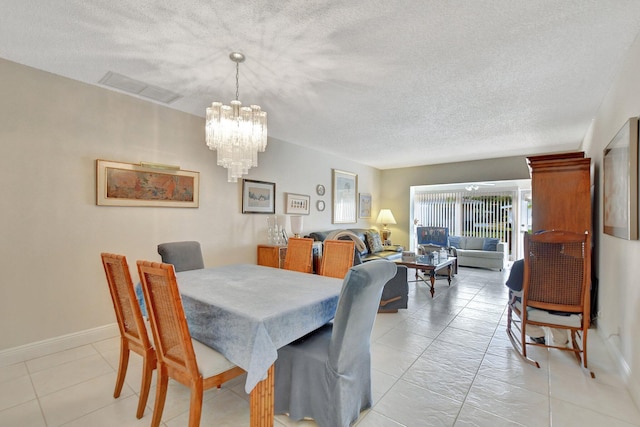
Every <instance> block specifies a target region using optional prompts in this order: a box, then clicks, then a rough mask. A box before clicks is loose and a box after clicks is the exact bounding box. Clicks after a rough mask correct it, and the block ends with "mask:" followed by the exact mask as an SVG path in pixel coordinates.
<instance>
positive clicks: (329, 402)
mask: <svg viewBox="0 0 640 427" xmlns="http://www.w3.org/2000/svg"><path fill="white" fill-rule="evenodd" d="M395 274H396V265H395V264H394V263H393V262H390V261H386V260H379V261H370V262H367V263H364V264H361V265H357V266H355V267H352V268H351V269H350V270H349V272H348V273H347V275H346V277H345V278H344V281H343V285H342V290H341V292H340V298H339V300H338V308H337V310H336V316H335V318H334V320H333V323H332V324H327V325H325V326H323V327H321V328H320V329H317V330H316V331H314V332H312V333H310V334H308V335H306V336H305V337H303V338H301V339H299V340H297V341H295V342H293V343H291V344H289V345H287V346H284V347H282V348H281V349H279V350H278V359H277V360H276V363H275V413H276V414H283V413H288V414H289V417H290V418H291V419H293V420H301V419H302V418H304V417H311V418H313V419H314V420H315V421H316V423H317V424H318V426H320V427H343V426H344V427H347V426H349V425H351V424H352V423H353V422H355V421H356V420H357V419H358V416H359V415H360V412H361V411H362V410H364V409H367V408H369V407H371V405H372V403H373V399H372V391H371V348H370V343H371V331H372V329H373V323H374V321H375V317H376V312H377V310H378V304H379V303H380V296H381V294H382V287H383V286H384V285H385V283H387V282H388V281H389V279H391V278H392V277H393V276H394V275H395Z"/></svg>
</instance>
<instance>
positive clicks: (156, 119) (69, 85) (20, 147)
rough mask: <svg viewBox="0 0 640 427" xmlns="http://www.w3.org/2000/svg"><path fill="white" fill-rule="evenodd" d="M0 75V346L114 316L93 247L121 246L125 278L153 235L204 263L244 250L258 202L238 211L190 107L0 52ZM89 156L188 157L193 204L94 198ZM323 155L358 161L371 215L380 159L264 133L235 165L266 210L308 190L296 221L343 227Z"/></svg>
mask: <svg viewBox="0 0 640 427" xmlns="http://www.w3.org/2000/svg"><path fill="white" fill-rule="evenodd" d="M0 75H1V76H2V78H1V79H0V94H1V95H0V182H2V193H1V194H2V195H1V196H0V199H1V200H2V201H1V203H2V209H1V212H2V213H1V215H2V221H0V230H1V231H0V236H1V240H2V243H1V245H0V272H2V276H1V277H2V278H1V280H0V351H2V350H4V349H10V348H15V347H17V346H23V345H25V344H28V343H33V342H39V341H42V340H47V339H52V338H54V337H59V336H63V335H67V334H73V333H75V332H78V331H85V330H88V329H92V328H98V327H101V326H103V325H107V324H112V323H113V322H115V317H114V315H113V308H112V306H111V301H110V297H109V293H108V290H107V284H106V281H105V278H104V272H103V270H102V265H101V263H100V252H103V251H106V252H115V253H121V254H124V255H126V256H127V258H128V260H129V265H130V268H131V271H132V273H133V276H134V279H135V276H136V273H135V261H136V260H137V259H149V260H158V261H159V260H160V257H159V255H158V254H157V252H156V245H157V244H158V243H161V242H166V241H175V240H199V241H200V242H201V244H202V249H203V254H204V258H205V264H206V265H208V266H213V265H221V264H230V263H243V262H244V263H255V262H256V244H258V243H266V227H267V222H266V219H265V215H263V214H262V215H261V214H242V213H241V188H242V184H241V183H240V182H239V183H237V184H232V183H227V182H226V170H225V169H223V168H221V167H219V166H217V165H216V157H215V156H216V153H215V152H213V151H210V150H209V149H208V148H207V147H206V145H205V143H204V119H203V118H201V117H196V116H192V115H189V114H185V113H181V112H178V111H175V110H171V109H169V108H166V107H163V106H159V105H156V104H152V103H149V102H145V101H142V100H139V99H136V98H133V97H130V96H127V95H124V94H119V93H115V92H112V91H108V90H104V89H100V88H97V87H94V86H90V85H86V84H82V83H79V82H76V81H73V80H69V79H65V78H61V77H59V76H56V75H53V74H49V73H44V72H41V71H38V70H35V69H32V68H28V67H24V66H21V65H18V64H16V63H12V62H9V61H6V60H1V59H0ZM269 114H270V115H276V114H277V111H270V112H269ZM96 159H106V160H115V161H123V162H131V163H137V162H140V161H148V162H157V163H164V164H174V165H180V166H181V167H182V168H183V169H187V170H193V171H199V172H200V207H199V208H197V209H188V208H155V207H151V208H150V207H107V206H96V204H95V160H96ZM332 168H337V169H342V170H347V171H350V172H354V173H357V174H358V178H359V190H360V191H361V192H369V193H372V195H373V213H374V214H376V215H377V210H378V209H379V206H378V200H379V197H378V194H379V193H378V192H379V189H378V186H379V179H380V171H378V170H377V169H374V168H370V167H367V166H363V165H361V164H358V163H355V162H353V161H349V160H345V159H339V158H335V157H332V156H329V155H326V154H323V153H320V152H316V151H312V150H308V149H304V148H301V147H300V146H296V145H292V144H288V143H284V142H281V141H277V140H275V139H270V140H269V143H268V146H267V151H266V152H265V153H261V154H260V156H259V166H258V167H257V168H256V169H252V170H251V172H250V174H249V175H248V176H247V178H249V179H256V180H262V181H270V182H275V183H276V210H277V213H279V214H282V213H283V212H284V197H283V195H284V193H285V192H292V193H299V194H308V195H311V200H312V209H311V215H309V216H306V217H305V225H304V228H305V230H307V231H312V230H329V229H333V228H342V226H334V225H332V224H331V169H332ZM317 184H324V185H325V187H326V188H327V193H326V194H325V196H324V197H322V199H324V200H325V202H326V205H327V208H326V210H325V211H324V212H321V213H320V212H318V211H317V210H316V209H315V201H316V200H317V199H318V196H317V195H316V193H315V187H316V185H317ZM357 225H358V226H362V227H368V226H369V225H370V224H369V220H361V221H360V222H359V223H358V224H357Z"/></svg>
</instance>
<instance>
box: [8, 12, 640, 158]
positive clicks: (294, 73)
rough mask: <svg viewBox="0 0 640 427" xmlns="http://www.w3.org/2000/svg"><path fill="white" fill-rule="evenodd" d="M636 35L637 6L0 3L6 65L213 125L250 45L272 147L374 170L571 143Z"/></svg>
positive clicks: (245, 80)
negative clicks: (153, 101) (309, 151)
mask: <svg viewBox="0 0 640 427" xmlns="http://www.w3.org/2000/svg"><path fill="white" fill-rule="evenodd" d="M639 31H640V1H637V0H564V1H557V0H536V1H531V0H485V1H468V0H466V1H463V0H457V1H446V2H444V1H441V0H407V1H401V0H394V1H385V0H368V1H366V0H328V1H302V0H277V1H276V0H273V1H261V0H252V1H235V2H229V1H224V2H223V1H212V0H182V1H177V0H173V1H170V0H164V1H160V0H157V1H153V0H136V1H124V0H65V1H63V0H48V1H40V0H0V57H2V58H5V59H8V60H11V61H15V62H18V63H21V64H25V65H29V66H31V67H35V68H39V69H42V70H45V71H49V72H52V73H55V74H58V75H62V76H66V77H69V78H72V79H76V80H79V81H82V82H86V83H90V84H94V85H98V86H102V87H105V88H106V86H104V85H102V84H101V83H99V82H100V80H101V79H102V78H103V77H104V76H105V74H106V73H107V72H112V73H116V74H121V75H124V76H127V77H130V78H132V79H135V80H139V81H142V82H145V83H147V84H149V85H152V86H156V87H159V88H163V89H166V90H168V91H170V92H173V93H175V94H177V95H179V96H180V98H178V99H177V100H175V101H173V102H171V103H169V104H164V105H167V106H169V107H170V108H175V109H178V110H181V111H185V112H188V113H192V114H196V115H199V116H204V110H205V108H206V107H207V105H208V104H210V103H211V101H214V100H217V101H223V102H225V103H228V102H229V101H230V100H232V99H234V97H235V64H234V63H232V62H231V61H230V60H229V58H228V54H229V52H231V51H234V50H237V51H241V52H243V53H244V54H245V55H246V56H247V60H246V61H245V62H244V63H243V64H241V65H240V97H239V99H240V100H241V101H243V102H244V103H245V104H258V105H260V106H262V108H263V109H264V110H266V111H267V112H268V114H269V136H270V137H271V138H276V139H279V140H283V141H287V142H290V143H293V144H298V145H303V146H309V147H312V148H315V149H318V150H321V151H325V152H328V153H333V154H335V155H337V156H340V157H346V158H350V159H355V160H357V161H359V162H361V163H364V164H368V165H371V166H374V167H377V168H380V169H387V168H395V167H406V166H416V165H425V164H437V163H446V162H451V161H464V160H473V159H485V158H493V157H504V156H511V155H530V154H540V153H547V152H554V151H566V150H575V149H577V148H578V147H579V145H580V142H581V141H582V139H583V137H584V135H585V133H586V131H587V129H588V127H589V124H590V122H591V120H592V118H593V117H594V115H595V113H596V111H597V108H598V106H599V105H600V103H601V101H602V99H603V97H604V95H605V94H606V91H607V90H608V88H609V86H610V84H611V82H612V80H613V78H614V77H615V75H616V73H617V71H618V69H619V67H620V65H621V63H622V61H623V60H624V57H625V53H626V51H627V49H628V48H629V46H630V45H631V43H632V42H633V41H634V39H635V38H636V36H637V34H638V32H639ZM0 96H1V94H0ZM203 135H204V131H203ZM203 138H204V136H203ZM202 143H203V144H204V141H203V142H202ZM267 149H268V147H267Z"/></svg>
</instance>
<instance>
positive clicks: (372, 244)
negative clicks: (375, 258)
mask: <svg viewBox="0 0 640 427" xmlns="http://www.w3.org/2000/svg"><path fill="white" fill-rule="evenodd" d="M367 244H368V245H369V251H370V252H371V253H372V254H375V253H376V252H382V250H383V248H382V240H380V235H379V234H378V233H376V232H367Z"/></svg>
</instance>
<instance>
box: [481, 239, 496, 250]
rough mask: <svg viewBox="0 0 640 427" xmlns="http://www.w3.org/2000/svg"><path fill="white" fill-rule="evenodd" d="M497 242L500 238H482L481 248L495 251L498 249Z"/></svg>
mask: <svg viewBox="0 0 640 427" xmlns="http://www.w3.org/2000/svg"><path fill="white" fill-rule="evenodd" d="M498 242H500V239H490V238H486V239H484V243H483V244H482V250H483V251H494V252H495V251H497V250H498Z"/></svg>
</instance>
